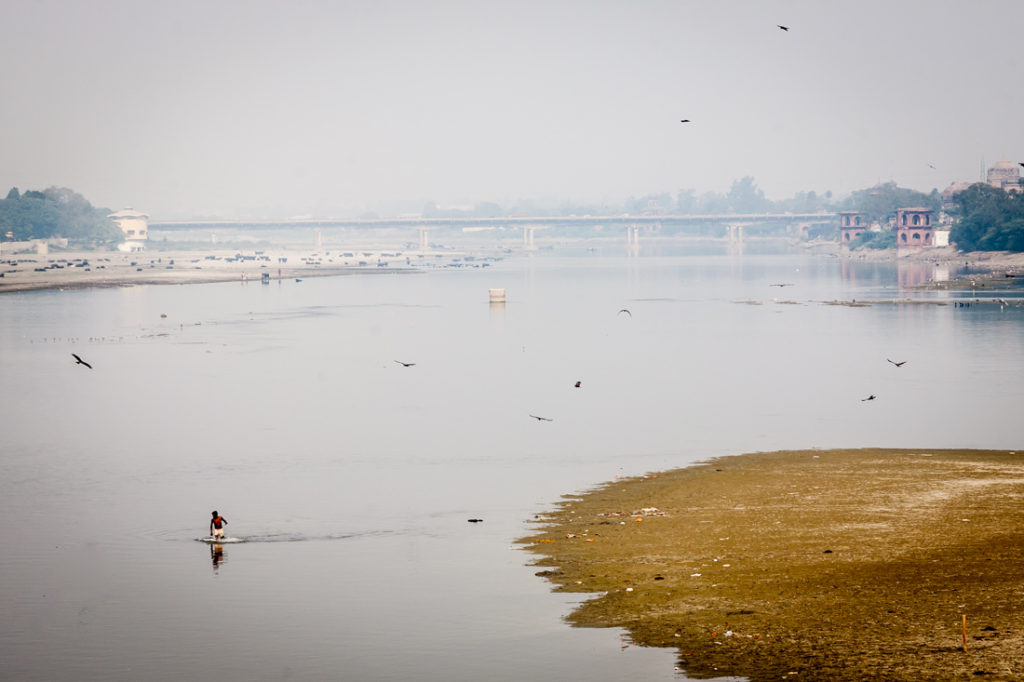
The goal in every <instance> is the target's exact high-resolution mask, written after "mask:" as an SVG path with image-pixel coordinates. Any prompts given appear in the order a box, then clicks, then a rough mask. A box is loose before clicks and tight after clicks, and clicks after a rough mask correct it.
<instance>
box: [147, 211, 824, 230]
mask: <svg viewBox="0 0 1024 682" xmlns="http://www.w3.org/2000/svg"><path fill="white" fill-rule="evenodd" d="M837 215H838V214H836V213H831V212H820V213H715V214H705V215H690V214H666V215H653V214H642V215H626V214H623V215H615V216H590V215H584V216H502V217H487V218H472V217H457V218H420V217H398V218H320V219H317V218H308V219H301V220H267V219H258V220H242V219H239V220H151V221H150V222H149V226H150V227H151V228H156V229H165V230H173V229H194V228H218V227H219V228H231V227H265V228H289V227H368V228H370V227H470V226H473V227H477V226H495V227H498V226H515V225H588V224H593V225H644V224H654V223H661V224H663V225H664V224H679V223H749V224H756V223H778V222H791V223H798V222H804V223H826V222H831V221H832V220H834V219H835V218H836V216H837Z"/></svg>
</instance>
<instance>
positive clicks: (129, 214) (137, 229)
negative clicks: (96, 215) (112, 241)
mask: <svg viewBox="0 0 1024 682" xmlns="http://www.w3.org/2000/svg"><path fill="white" fill-rule="evenodd" d="M107 217H108V218H110V219H111V220H113V221H114V222H115V223H117V226H118V227H120V228H121V232H123V233H124V239H125V241H124V244H122V245H121V247H120V248H121V250H123V251H142V250H144V249H145V248H146V240H147V239H149V216H148V215H146V214H145V213H140V212H138V211H136V210H134V209H133V208H131V207H130V206H129V207H126V208H123V209H121V210H120V211H118V212H117V213H111V214H110V215H108V216H107Z"/></svg>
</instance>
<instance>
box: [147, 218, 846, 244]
mask: <svg viewBox="0 0 1024 682" xmlns="http://www.w3.org/2000/svg"><path fill="white" fill-rule="evenodd" d="M836 216H837V214H836V213H830V212H818V213H718V214H706V215H689V214H685V215H679V214H663V215H656V214H641V215H629V214H623V215H615V216H591V215H584V216H575V215H570V216H501V217H490V218H474V217H452V218H424V217H420V216H402V217H394V218H302V219H293V220H152V221H150V223H149V228H150V229H156V230H216V229H239V228H245V229H268V230H270V229H274V230H282V229H292V228H325V227H337V228H356V229H374V228H378V229H379V228H408V229H416V230H417V231H418V232H419V243H420V247H421V248H426V246H427V241H428V234H429V232H430V230H432V229H442V228H449V229H450V228H461V229H464V230H465V229H473V228H476V229H498V228H502V229H508V228H514V227H520V228H522V230H523V245H524V246H525V247H526V248H528V249H529V248H532V247H533V245H534V241H533V240H534V233H535V232H536V230H539V229H550V228H556V227H562V228H566V227H587V226H589V227H593V228H598V227H605V226H618V227H621V228H624V229H625V231H626V239H627V242H628V244H629V245H630V247H631V248H633V247H635V246H636V245H638V244H639V240H640V233H641V231H642V230H644V229H646V230H648V231H660V230H661V229H662V228H663V227H674V228H681V227H686V226H694V225H724V226H725V228H726V234H727V236H728V238H729V240H730V241H742V240H743V233H744V229H745V228H749V227H750V226H753V225H763V224H776V225H786V226H792V227H795V228H796V229H797V230H799V231H804V230H805V229H806V228H808V227H810V226H812V225H824V224H832V223H834V221H835V219H836Z"/></svg>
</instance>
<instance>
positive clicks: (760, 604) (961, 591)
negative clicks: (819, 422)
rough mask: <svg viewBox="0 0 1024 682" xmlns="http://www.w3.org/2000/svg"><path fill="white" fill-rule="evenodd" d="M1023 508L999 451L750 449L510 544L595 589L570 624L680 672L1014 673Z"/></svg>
mask: <svg viewBox="0 0 1024 682" xmlns="http://www.w3.org/2000/svg"><path fill="white" fill-rule="evenodd" d="M1022 501H1024V454H1017V453H1013V452H1006V451H978V450H914V451H910V450H881V449H869V450H823V451H794V452H775V453H757V454H749V455H742V456H736V457H726V458H720V459H717V460H714V461H712V462H710V463H706V464H701V465H696V466H692V467H688V468H685V469H680V470H676V471H671V472H667V473H662V474H652V475H650V476H645V477H642V478H634V479H628V480H623V481H618V482H615V483H610V484H607V485H606V486H604V487H601V488H598V489H597V490H595V491H592V492H588V493H586V494H584V495H581V496H575V495H574V496H567V497H566V499H565V501H564V502H563V503H562V504H561V505H559V507H558V508H557V509H556V510H554V511H553V512H552V513H551V514H549V515H548V516H547V517H545V518H542V519H538V524H539V532H538V534H536V535H534V536H531V537H528V538H524V539H523V540H522V542H524V543H526V546H527V547H528V548H529V549H530V550H531V551H533V552H535V553H536V554H537V555H538V560H537V565H538V566H539V567H541V568H543V569H544V570H541V571H540V572H539V573H538V575H541V576H543V577H545V578H547V579H549V580H551V581H552V582H553V583H555V584H556V585H557V589H558V590H559V591H567V592H593V593H596V596H595V598H594V599H592V600H590V601H587V602H586V603H584V604H583V605H582V606H581V607H580V608H579V609H578V610H577V611H576V612H575V613H573V614H572V615H571V616H570V621H571V622H572V623H573V624H575V625H579V626H590V627H612V626H614V627H622V628H625V629H626V630H627V631H628V632H629V635H630V637H631V638H632V640H633V641H634V642H636V643H638V644H641V645H646V646H669V647H675V648H676V649H677V650H678V652H679V661H680V663H679V665H680V667H682V668H684V669H685V671H686V673H687V674H688V675H690V676H692V677H697V678H701V677H711V676H718V675H725V674H732V675H745V676H749V678H750V679H751V680H754V681H755V682H757V681H760V680H779V679H799V680H840V681H841V680H865V679H884V680H951V679H968V678H970V679H991V680H1019V679H1024V608H1022V604H1024V504H1022ZM963 617H966V640H967V644H966V651H965V650H964V635H963V630H962V628H963V623H964V621H963V620H962V619H963Z"/></svg>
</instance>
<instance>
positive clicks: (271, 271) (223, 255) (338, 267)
mask: <svg viewBox="0 0 1024 682" xmlns="http://www.w3.org/2000/svg"><path fill="white" fill-rule="evenodd" d="M238 254H239V252H238V251H237V250H235V249H232V250H209V251H149V252H141V253H133V254H125V253H120V252H95V251H90V252H56V251H54V252H51V253H49V254H47V255H37V254H14V255H5V256H4V259H3V261H2V262H0V274H2V277H0V293H3V292H12V291H28V290H33V289H74V288H82V287H118V286H138V285H145V284H197V283H204V282H236V281H238V282H241V281H247V282H260V281H261V279H262V278H263V276H264V275H267V276H268V277H269V278H270V279H271V281H276V280H279V279H296V278H298V279H301V278H306V277H328V276H337V275H346V274H352V273H357V272H372V273H378V272H394V271H396V270H404V269H409V268H412V267H414V266H419V267H422V266H423V265H424V264H425V262H424V261H425V260H426V259H425V258H424V256H420V255H417V256H414V257H407V256H404V255H399V254H397V253H395V252H385V251H377V252H370V251H367V252H365V253H364V252H359V253H354V252H351V255H346V254H345V253H343V252H339V253H337V254H334V255H331V254H327V253H322V252H308V253H307V252H298V251H295V250H291V251H283V250H266V251H252V250H248V251H245V252H243V256H244V257H243V258H237V256H238ZM257 254H259V255H257ZM456 255H457V254H456ZM446 257H447V258H448V259H449V260H450V259H451V256H446ZM414 258H415V260H413V259H414ZM426 262H427V263H429V264H434V263H435V262H437V261H436V257H434V256H433V255H431V256H430V260H429V261H426ZM55 266H59V267H55Z"/></svg>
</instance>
